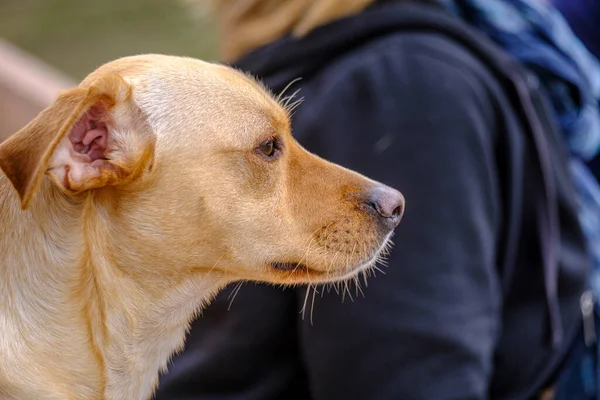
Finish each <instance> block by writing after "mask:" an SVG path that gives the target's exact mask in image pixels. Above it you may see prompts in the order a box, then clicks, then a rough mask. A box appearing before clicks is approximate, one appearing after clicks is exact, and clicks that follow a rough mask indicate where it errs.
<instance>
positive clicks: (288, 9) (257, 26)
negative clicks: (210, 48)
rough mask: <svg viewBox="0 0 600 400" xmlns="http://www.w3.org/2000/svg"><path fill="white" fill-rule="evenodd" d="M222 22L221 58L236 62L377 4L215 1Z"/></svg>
mask: <svg viewBox="0 0 600 400" xmlns="http://www.w3.org/2000/svg"><path fill="white" fill-rule="evenodd" d="M211 2H212V6H213V7H214V9H215V11H216V13H217V17H218V22H219V27H218V28H219V37H220V46H219V48H220V56H221V58H222V59H223V60H224V61H232V60H235V59H236V58H238V57H240V56H242V55H243V54H245V53H247V52H249V51H251V50H254V49H256V48H258V47H260V46H263V45H265V44H267V43H270V42H273V41H275V40H277V39H279V38H280V37H282V36H284V35H287V34H291V35H293V36H296V37H301V36H303V35H306V34H307V33H309V32H310V31H312V30H313V29H315V28H317V27H318V26H321V25H324V24H326V23H329V22H332V21H334V20H336V19H340V18H343V17H346V16H349V15H352V14H356V13H359V12H361V11H362V10H364V9H365V8H366V7H367V6H369V5H370V4H372V3H374V2H375V0H211Z"/></svg>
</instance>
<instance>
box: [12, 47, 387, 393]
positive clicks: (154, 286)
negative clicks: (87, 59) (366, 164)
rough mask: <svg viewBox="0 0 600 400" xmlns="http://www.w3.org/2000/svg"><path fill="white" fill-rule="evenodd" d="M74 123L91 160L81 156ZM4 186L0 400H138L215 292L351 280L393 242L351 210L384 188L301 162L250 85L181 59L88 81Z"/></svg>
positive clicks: (25, 149) (130, 61)
mask: <svg viewBox="0 0 600 400" xmlns="http://www.w3.org/2000/svg"><path fill="white" fill-rule="evenodd" d="M86 121H87V122H86ZM84 122H85V123H86V124H88V125H89V129H90V131H92V130H94V132H95V130H99V131H102V132H104V131H106V132H108V138H107V139H106V140H107V142H106V143H107V144H106V150H105V152H104V153H103V154H104V156H103V157H100V158H96V157H91V156H90V157H89V158H86V156H85V155H82V153H78V151H79V150H77V148H76V146H80V145H81V143H78V142H77V141H78V140H80V139H77V132H78V129H80V128H81V126H83V125H82V124H83V123H84ZM88 125H86V126H88ZM103 129H104V130H103ZM273 137H278V138H279V139H278V140H279V144H280V148H279V150H280V151H279V153H278V154H279V156H278V157H276V158H274V159H271V158H268V157H266V156H265V155H264V154H262V153H261V152H260V151H259V149H260V148H261V147H260V145H261V143H264V142H265V140H269V139H270V138H273ZM84 140H85V139H81V141H82V142H83V141H84ZM95 143H96V144H98V143H100V142H95ZM92 144H93V143H92ZM90 146H91V144H90ZM85 151H88V150H85ZM85 151H84V152H85ZM86 154H87V153H86ZM89 154H91V153H89ZM0 168H1V169H2V171H3V172H4V173H3V174H0V226H2V231H1V232H0V365H1V366H2V368H0V398H2V399H36V400H49V399H73V400H75V399H77V400H82V399H110V400H115V399H126V400H139V399H148V398H150V396H151V395H152V392H153V390H154V388H155V386H156V383H157V378H158V373H159V370H161V369H164V368H165V367H166V365H167V362H168V360H169V357H170V356H171V355H172V354H173V352H175V351H178V350H179V349H181V347H182V346H183V341H184V336H185V332H186V330H187V329H188V325H189V321H190V320H191V319H192V318H193V317H194V316H195V315H196V314H197V313H198V312H199V311H200V310H201V308H202V306H203V305H205V304H206V303H207V302H208V301H209V300H210V299H211V297H212V296H213V295H214V294H215V293H217V291H218V290H220V289H221V288H222V287H224V286H225V285H226V284H228V283H230V282H233V281H236V280H255V281H264V282H271V283H275V284H297V283H307V282H313V283H316V282H326V281H336V280H340V279H345V278H347V277H349V276H354V275H355V274H356V273H358V272H359V271H361V270H364V269H365V268H368V267H369V266H371V265H372V264H373V262H374V261H375V260H376V258H377V257H378V256H379V254H380V252H381V251H382V249H383V248H384V247H385V246H386V244H387V242H388V239H389V236H390V234H391V233H390V229H387V230H386V229H382V228H381V226H380V225H378V224H377V221H375V219H376V218H374V217H373V216H372V213H371V214H370V213H368V212H366V211H365V210H364V207H363V206H364V204H363V203H362V200H361V196H363V194H364V193H366V192H368V191H369V190H371V189H372V188H374V187H381V185H380V184H378V183H376V182H373V181H371V180H369V179H367V178H365V177H363V176H361V175H359V174H357V173H354V172H351V171H349V170H346V169H343V168H341V167H339V166H336V165H334V164H331V163H329V162H327V161H324V160H322V159H320V158H318V157H316V156H314V155H312V154H310V153H308V152H307V151H305V150H304V149H303V148H301V147H300V146H299V145H298V144H297V143H296V142H295V141H294V139H293V138H292V135H291V132H290V121H289V116H288V112H287V111H286V110H285V108H284V107H282V106H281V105H280V104H278V102H277V101H276V100H274V99H273V97H271V95H270V94H269V93H267V91H265V90H264V89H263V88H262V87H261V86H260V85H259V84H258V83H257V82H255V81H254V80H253V79H251V78H249V77H247V76H245V75H244V74H242V73H239V72H237V71H235V70H233V69H230V68H228V67H224V66H220V65H214V64H208V63H204V62H202V61H199V60H194V59H189V58H178V57H169V56H161V55H144V56H135V57H128V58H123V59H120V60H116V61H114V62H111V63H108V64H106V65H104V66H102V67H100V68H99V69H98V70H97V71H95V72H94V73H92V74H91V75H89V76H88V77H87V78H86V79H85V80H84V81H83V82H82V83H81V84H80V85H79V86H78V87H77V88H74V89H72V90H69V91H66V92H65V93H63V94H61V95H60V96H59V97H58V99H57V100H56V101H55V102H54V103H53V104H52V105H50V106H49V107H48V108H47V109H46V110H44V111H43V112H42V113H41V114H40V115H39V116H38V117H37V118H36V119H35V120H33V121H32V122H31V123H30V124H28V125H27V126H26V127H24V128H23V129H22V130H21V131H19V132H17V133H16V134H15V135H13V136H12V137H10V138H9V139H7V140H6V141H5V142H4V143H2V144H1V145H0ZM277 262H280V263H288V264H293V265H296V266H297V268H295V269H293V270H281V269H278V268H275V267H274V263H277Z"/></svg>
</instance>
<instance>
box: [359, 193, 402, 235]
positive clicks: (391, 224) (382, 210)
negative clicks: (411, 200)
mask: <svg viewBox="0 0 600 400" xmlns="http://www.w3.org/2000/svg"><path fill="white" fill-rule="evenodd" d="M365 200H366V203H367V205H368V206H369V208H370V209H371V210H373V211H375V212H374V213H373V214H375V215H376V216H378V217H379V219H380V220H381V221H382V222H383V224H384V225H385V226H386V227H387V228H389V229H394V228H395V227H396V226H398V224H399V223H400V220H401V219H402V214H404V196H402V193H400V192H399V191H397V190H395V189H392V188H391V187H388V186H377V187H376V188H374V189H372V190H371V191H370V192H369V194H368V195H367V198H366V199H365Z"/></svg>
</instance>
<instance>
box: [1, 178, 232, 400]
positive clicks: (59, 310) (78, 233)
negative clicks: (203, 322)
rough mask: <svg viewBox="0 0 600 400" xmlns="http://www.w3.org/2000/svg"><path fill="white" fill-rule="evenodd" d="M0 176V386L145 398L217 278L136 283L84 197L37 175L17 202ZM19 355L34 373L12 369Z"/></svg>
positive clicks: (61, 394) (218, 283)
mask: <svg viewBox="0 0 600 400" xmlns="http://www.w3.org/2000/svg"><path fill="white" fill-rule="evenodd" d="M7 185H9V184H8V183H7V181H6V179H5V178H4V177H3V176H0V224H1V225H2V227H3V229H2V233H1V236H0V254H2V257H3V259H2V260H0V276H2V279H0V293H2V295H1V296H2V301H0V314H2V315H3V318H5V323H4V325H3V326H2V329H3V330H6V332H5V333H7V336H6V337H10V338H11V340H13V339H14V340H15V342H12V343H5V342H2V341H1V340H0V360H1V361H2V362H3V364H4V365H3V368H4V369H5V371H7V372H4V373H3V372H0V394H3V391H5V392H8V393H11V392H12V393H13V395H12V396H13V397H15V398H16V397H19V398H21V397H22V396H26V397H27V396H29V398H40V399H42V398H43V399H46V398H54V397H53V396H52V395H50V396H48V394H49V393H48V392H50V391H51V392H53V393H55V395H56V398H77V399H86V398H94V399H97V398H102V399H111V400H112V399H132V400H138V399H140V400H145V399H148V398H150V396H151V394H152V391H153V389H154V388H155V386H156V383H157V380H158V373H159V370H160V369H163V368H165V366H166V364H167V362H168V360H169V358H170V356H171V355H172V354H173V352H174V351H176V350H178V349H179V348H181V347H182V345H183V342H184V338H185V334H186V330H187V328H188V325H189V321H190V320H191V319H192V318H193V316H194V315H195V314H196V313H197V312H198V311H199V309H200V308H201V306H202V305H203V304H204V303H205V302H206V301H208V300H210V298H211V297H212V296H213V295H214V294H216V292H217V291H218V290H219V289H220V288H221V287H222V286H224V284H225V283H226V282H224V281H223V279H222V278H221V277H219V275H217V274H215V275H214V276H211V275H210V274H203V275H199V276H198V279H197V280H196V281H194V282H190V281H182V282H180V283H179V284H178V285H176V286H178V287H177V289H175V290H170V291H164V290H162V288H159V287H156V286H150V285H147V286H144V285H143V282H139V280H138V279H133V278H132V277H131V276H129V275H128V274H127V265H116V264H115V263H114V260H113V258H112V256H111V253H112V252H114V251H118V250H119V249H118V248H117V247H110V248H106V247H104V246H102V245H101V243H106V241H103V240H101V238H99V237H97V235H104V234H107V231H106V226H104V227H98V226H97V225H96V222H98V221H93V220H90V215H89V213H90V210H89V209H87V210H86V207H89V204H88V202H86V201H81V202H73V201H72V200H69V199H67V198H65V197H64V196H62V195H61V194H60V193H57V191H56V190H55V189H53V188H52V187H51V185H49V184H46V183H45V184H44V187H43V188H42V190H41V191H40V192H41V193H40V194H39V195H38V198H37V199H36V201H34V203H33V204H32V205H31V208H30V209H29V210H27V211H21V210H20V207H19V204H18V202H17V200H16V195H13V192H12V191H11V190H9V188H8V187H7ZM113 244H114V243H113ZM115 246H116V244H115ZM151 267H152V266H151V265H149V266H148V268H151ZM170 284H172V282H171V283H170ZM11 332H12V333H14V334H11ZM23 364H28V365H31V364H35V365H36V367H38V370H39V373H38V374H37V376H16V375H15V374H19V373H23V374H24V373H26V372H25V370H24V369H20V368H18V366H19V365H23ZM11 367H12V368H11ZM26 370H27V371H33V370H35V369H33V368H31V369H26ZM11 371H12V372H11ZM10 374H13V375H10ZM11 382H31V384H28V387H27V388H18V387H14V386H11V385H12V383H11ZM10 396H11V395H8V396H7V397H9V398H10ZM31 396H33V397H31Z"/></svg>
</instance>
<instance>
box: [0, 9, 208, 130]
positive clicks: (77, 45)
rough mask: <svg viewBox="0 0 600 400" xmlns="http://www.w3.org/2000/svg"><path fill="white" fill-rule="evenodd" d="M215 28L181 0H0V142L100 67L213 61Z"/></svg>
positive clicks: (198, 11) (197, 10)
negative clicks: (144, 58)
mask: <svg viewBox="0 0 600 400" xmlns="http://www.w3.org/2000/svg"><path fill="white" fill-rule="evenodd" d="M215 50H216V46H215V34H214V25H213V24H212V23H211V21H210V19H209V18H208V15H207V13H206V12H205V10H203V9H202V8H200V7H196V8H194V7H190V6H189V5H188V4H186V2H185V0H102V1H86V0H79V1H77V0H0V141H2V140H3V139H5V138H6V137H7V136H8V135H10V134H12V133H14V132H15V131H16V130H18V129H19V128H20V127H22V126H23V125H25V124H26V123H27V122H28V121H29V120H31V119H32V118H33V117H34V116H35V115H36V114H37V113H38V112H39V111H40V110H41V109H42V108H44V107H45V106H46V105H47V104H49V103H50V102H51V101H52V100H53V98H54V96H55V95H56V93H57V92H58V91H60V90H63V89H65V88H68V87H70V86H72V85H74V84H75V82H77V81H79V80H81V79H82V78H83V77H85V76H86V75H87V74H88V73H90V72H92V71H93V70H94V69H96V68H97V67H98V66H100V65H101V64H104V63H105V62H107V61H110V60H113V59H115V58H118V57H122V56H126V55H133V54H140V53H168V54H174V55H185V56H191V57H197V58H202V59H205V60H209V61H210V60H214V59H215V55H216V51H215Z"/></svg>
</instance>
